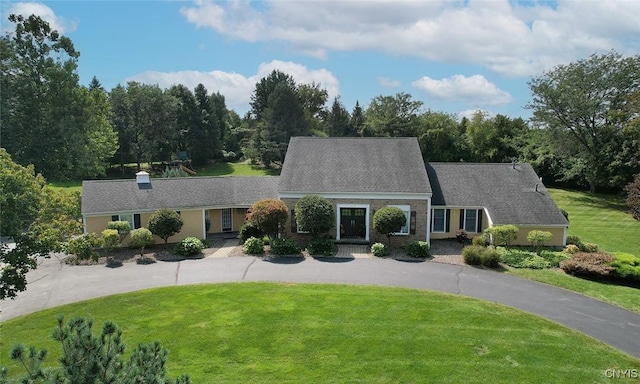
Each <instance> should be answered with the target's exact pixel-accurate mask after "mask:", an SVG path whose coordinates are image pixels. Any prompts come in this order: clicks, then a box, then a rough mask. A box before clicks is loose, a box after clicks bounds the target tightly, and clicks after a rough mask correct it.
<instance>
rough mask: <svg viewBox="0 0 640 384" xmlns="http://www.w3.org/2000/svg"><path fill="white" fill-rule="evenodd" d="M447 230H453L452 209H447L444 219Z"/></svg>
mask: <svg viewBox="0 0 640 384" xmlns="http://www.w3.org/2000/svg"><path fill="white" fill-rule="evenodd" d="M444 226H445V232H447V233H449V231H450V230H451V210H450V209H445V219H444Z"/></svg>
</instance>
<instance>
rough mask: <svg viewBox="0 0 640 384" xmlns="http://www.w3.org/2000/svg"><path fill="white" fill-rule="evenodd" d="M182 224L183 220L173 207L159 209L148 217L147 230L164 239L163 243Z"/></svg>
mask: <svg viewBox="0 0 640 384" xmlns="http://www.w3.org/2000/svg"><path fill="white" fill-rule="evenodd" d="M183 225H184V221H183V220H182V218H181V217H180V215H179V214H178V212H176V211H174V210H173V209H167V208H163V209H159V210H157V211H155V212H153V213H152V214H151V216H150V217H149V230H150V231H151V233H153V234H154V235H156V236H158V237H159V238H161V239H162V240H164V244H165V245H167V242H168V241H169V238H170V237H171V236H173V235H175V234H176V233H178V232H180V230H181V229H182V226H183Z"/></svg>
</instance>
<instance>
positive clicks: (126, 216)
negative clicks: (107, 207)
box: [111, 213, 136, 229]
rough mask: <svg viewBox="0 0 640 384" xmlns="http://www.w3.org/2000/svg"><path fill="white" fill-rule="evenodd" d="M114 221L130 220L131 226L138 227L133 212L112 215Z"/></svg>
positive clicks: (132, 227)
mask: <svg viewBox="0 0 640 384" xmlns="http://www.w3.org/2000/svg"><path fill="white" fill-rule="evenodd" d="M111 220H112V221H128V222H129V228H131V229H136V227H135V223H136V222H135V219H134V216H133V214H132V213H123V214H121V215H113V216H111Z"/></svg>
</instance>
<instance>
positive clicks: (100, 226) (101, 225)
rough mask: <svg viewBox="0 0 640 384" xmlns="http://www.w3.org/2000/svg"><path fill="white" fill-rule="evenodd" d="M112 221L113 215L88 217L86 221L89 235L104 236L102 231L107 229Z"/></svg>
mask: <svg viewBox="0 0 640 384" xmlns="http://www.w3.org/2000/svg"><path fill="white" fill-rule="evenodd" d="M110 221H111V215H109V216H96V217H87V218H85V220H84V223H85V228H86V230H87V233H97V234H98V235H100V234H102V231H104V230H105V229H107V224H109V222H110Z"/></svg>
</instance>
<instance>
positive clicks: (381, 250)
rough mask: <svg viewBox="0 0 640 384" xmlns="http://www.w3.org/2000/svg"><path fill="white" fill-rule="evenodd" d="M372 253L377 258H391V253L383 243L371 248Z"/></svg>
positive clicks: (375, 244)
mask: <svg viewBox="0 0 640 384" xmlns="http://www.w3.org/2000/svg"><path fill="white" fill-rule="evenodd" d="M371 253H373V255H374V256H375V257H386V256H389V253H390V252H389V248H387V246H386V245H384V244H382V243H374V244H373V245H372V246H371Z"/></svg>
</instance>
